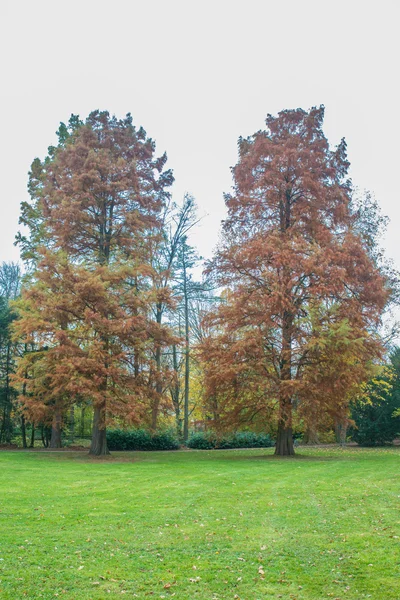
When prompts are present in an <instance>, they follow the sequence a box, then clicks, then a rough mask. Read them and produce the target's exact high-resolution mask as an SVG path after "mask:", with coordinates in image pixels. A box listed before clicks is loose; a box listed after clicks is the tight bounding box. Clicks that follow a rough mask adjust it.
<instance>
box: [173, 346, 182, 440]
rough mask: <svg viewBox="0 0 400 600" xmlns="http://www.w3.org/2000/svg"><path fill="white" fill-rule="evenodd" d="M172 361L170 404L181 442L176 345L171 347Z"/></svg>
mask: <svg viewBox="0 0 400 600" xmlns="http://www.w3.org/2000/svg"><path fill="white" fill-rule="evenodd" d="M172 361H173V367H174V373H175V382H174V384H173V386H172V388H171V397H172V403H173V405H174V409H175V424H176V433H177V436H178V439H179V440H182V418H181V403H180V388H181V386H180V381H179V364H178V353H177V351H176V345H175V344H174V345H173V346H172Z"/></svg>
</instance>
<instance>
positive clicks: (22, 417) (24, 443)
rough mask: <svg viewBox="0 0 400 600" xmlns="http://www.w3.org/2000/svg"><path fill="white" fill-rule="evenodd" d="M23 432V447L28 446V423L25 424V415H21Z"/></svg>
mask: <svg viewBox="0 0 400 600" xmlns="http://www.w3.org/2000/svg"><path fill="white" fill-rule="evenodd" d="M21 434H22V447H23V448H27V447H28V444H27V442H26V425H25V417H24V415H21Z"/></svg>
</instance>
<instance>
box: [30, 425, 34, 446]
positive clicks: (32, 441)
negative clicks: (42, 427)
mask: <svg viewBox="0 0 400 600" xmlns="http://www.w3.org/2000/svg"><path fill="white" fill-rule="evenodd" d="M34 447H35V425H34V424H33V423H32V430H31V443H30V444H29V448H34Z"/></svg>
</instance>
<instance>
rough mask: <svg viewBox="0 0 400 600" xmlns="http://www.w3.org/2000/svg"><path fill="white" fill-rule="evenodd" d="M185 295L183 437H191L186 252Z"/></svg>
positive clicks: (184, 269) (184, 271)
mask: <svg viewBox="0 0 400 600" xmlns="http://www.w3.org/2000/svg"><path fill="white" fill-rule="evenodd" d="M183 297H184V302H185V399H184V404H183V439H184V441H185V442H186V441H187V439H188V437H189V385H190V379H189V376H190V344H189V300H188V290H187V278H186V262H185V252H183Z"/></svg>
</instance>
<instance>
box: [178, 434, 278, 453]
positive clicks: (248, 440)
mask: <svg viewBox="0 0 400 600" xmlns="http://www.w3.org/2000/svg"><path fill="white" fill-rule="evenodd" d="M274 443H275V442H274V440H273V439H272V438H271V437H270V435H269V434H268V433H252V432H251V431H242V432H240V433H233V434H231V435H229V436H226V437H223V438H218V437H217V436H216V435H215V434H214V433H212V432H198V433H193V434H192V435H191V436H190V438H189V439H188V441H187V444H186V445H187V446H188V448H194V449H196V450H213V449H220V450H223V449H225V450H227V449H229V448H269V447H270V446H273V445H274Z"/></svg>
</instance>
